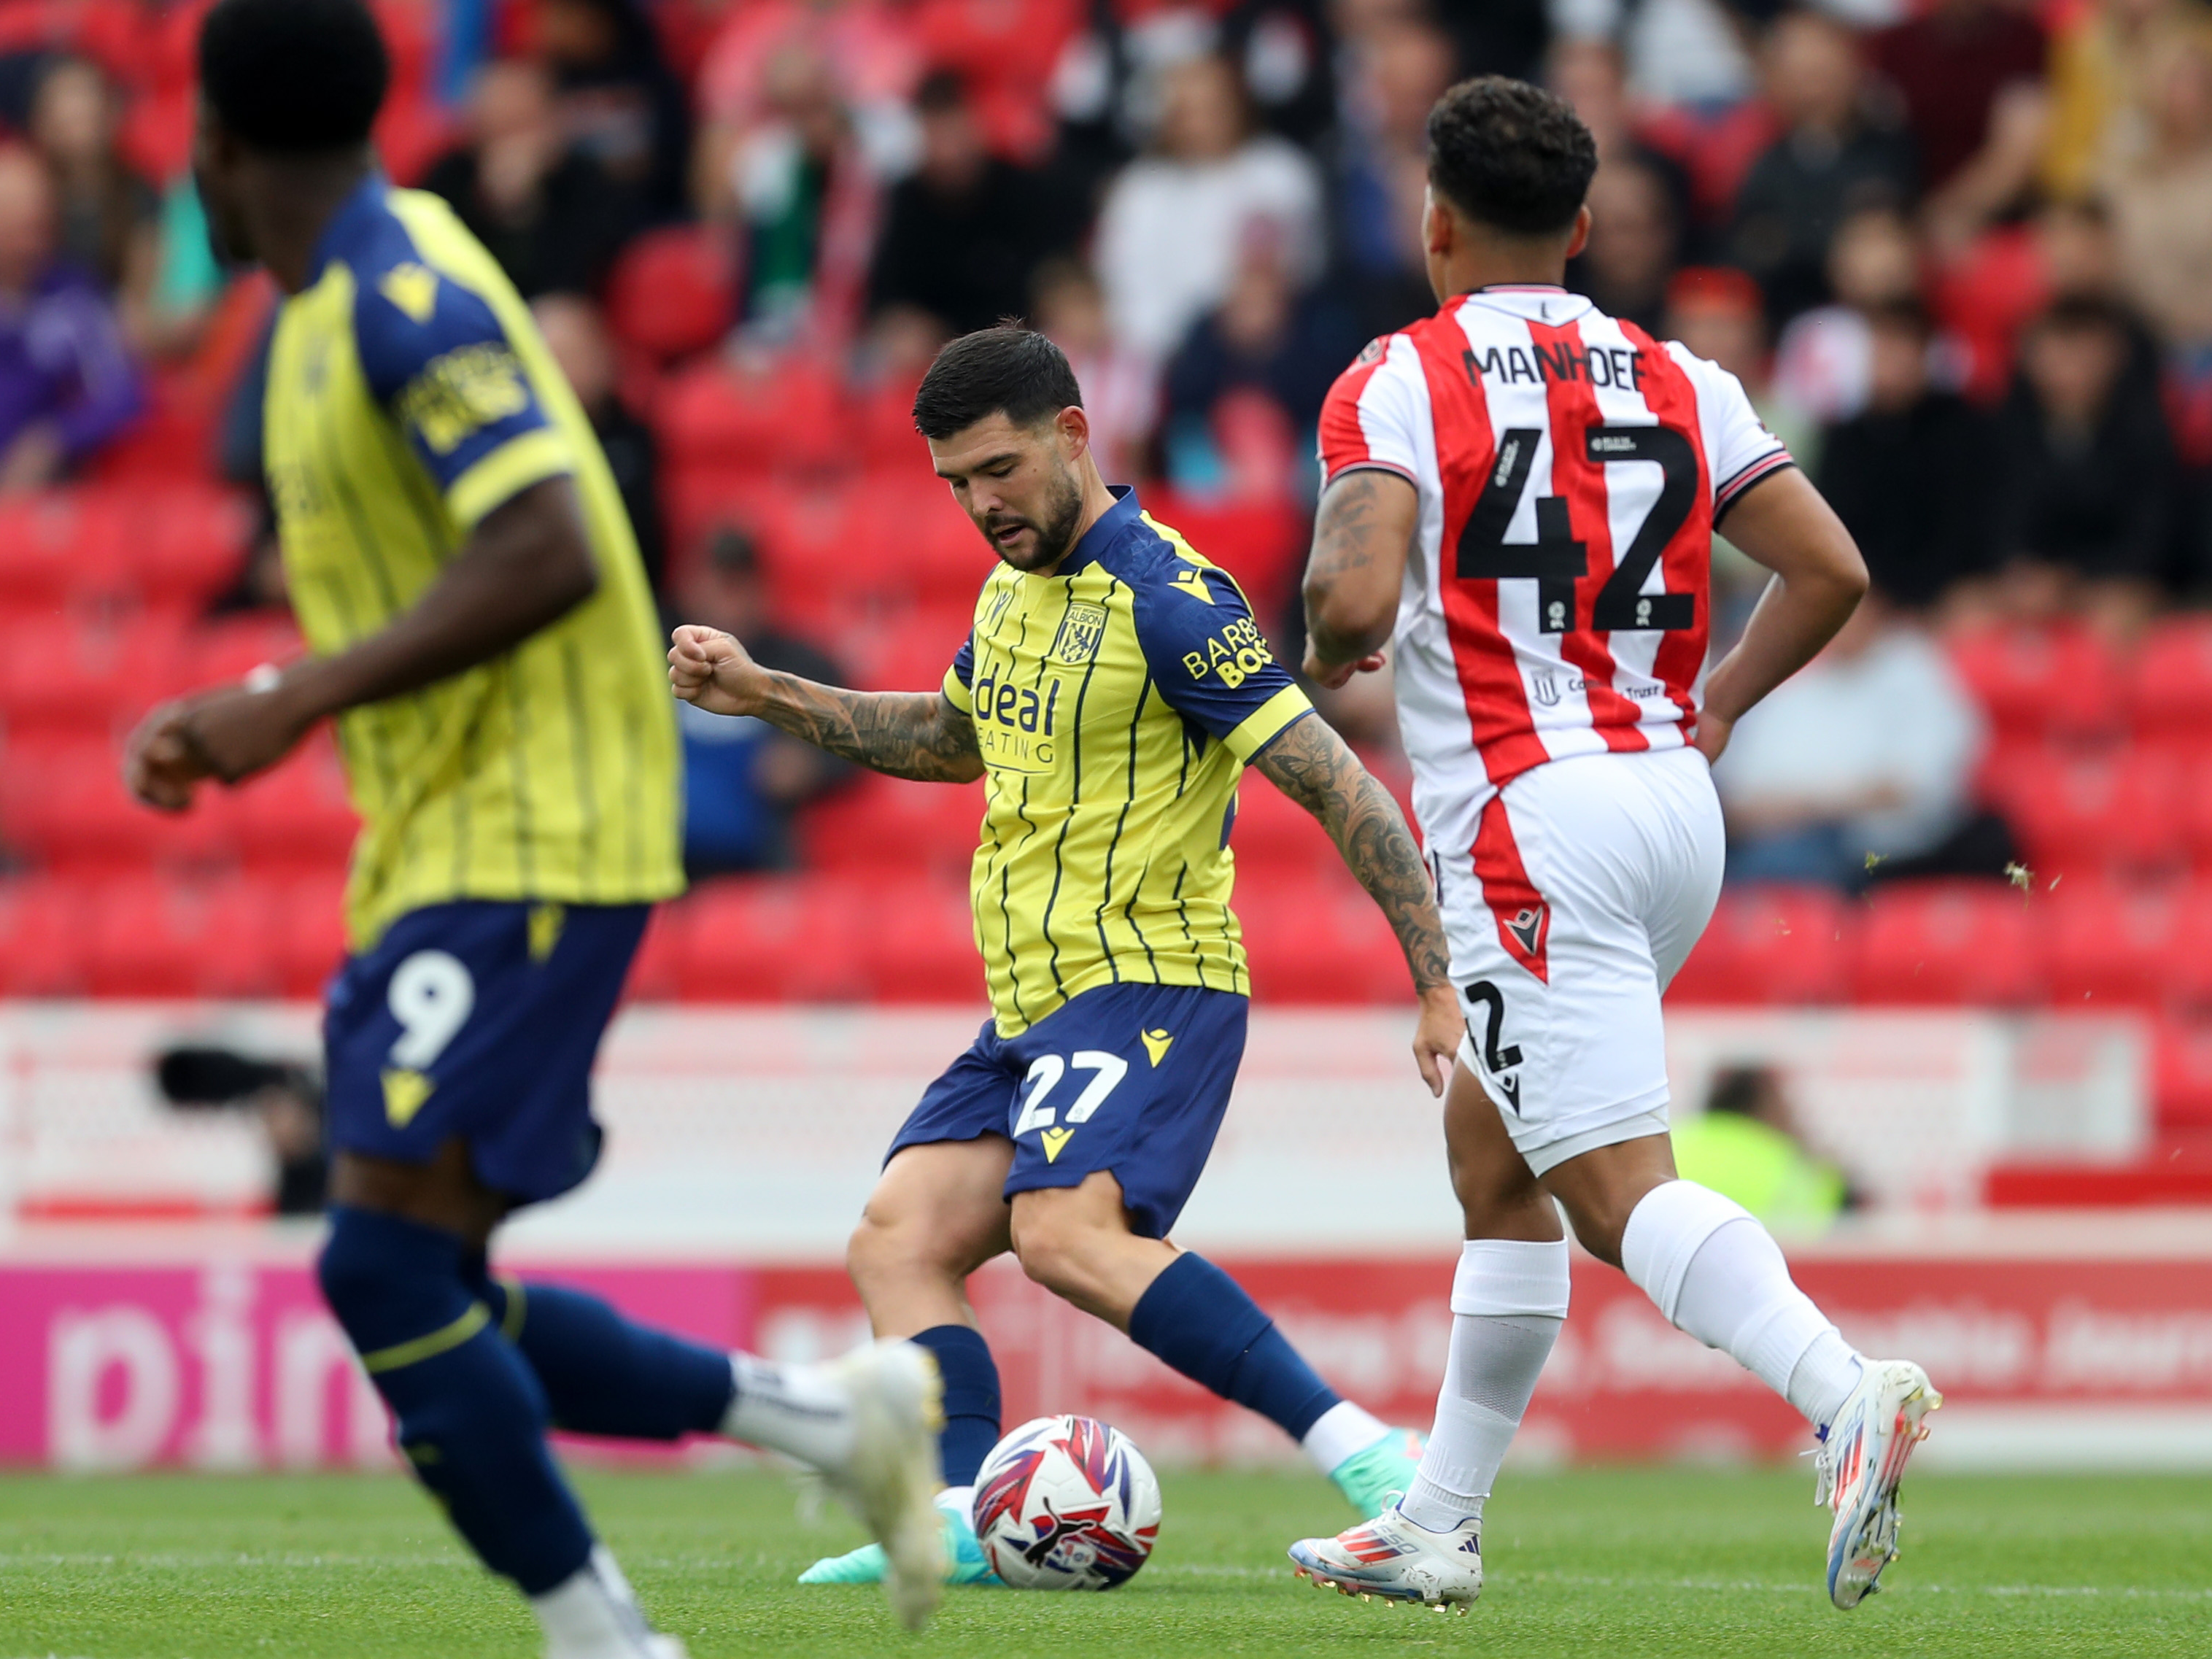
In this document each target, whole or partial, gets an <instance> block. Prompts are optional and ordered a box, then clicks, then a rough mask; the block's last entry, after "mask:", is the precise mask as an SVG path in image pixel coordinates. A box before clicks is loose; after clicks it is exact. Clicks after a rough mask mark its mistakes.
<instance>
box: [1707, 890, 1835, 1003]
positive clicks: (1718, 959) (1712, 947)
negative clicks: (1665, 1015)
mask: <svg viewBox="0 0 2212 1659" xmlns="http://www.w3.org/2000/svg"><path fill="white" fill-rule="evenodd" d="M1853 921H1854V918H1853V916H1852V915H1851V912H1850V908H1849V907H1847V906H1846V905H1845V904H1844V901H1843V900H1842V899H1841V898H1840V897H1838V896H1837V895H1836V894H1835V893H1833V892H1832V891H1830V890H1828V889H1826V888H1825V887H1786V886H1781V885H1770V884H1763V883H1762V884H1758V885H1753V886H1743V887H1732V888H1729V890H1727V891H1725V892H1723V894H1722V895H1721V901H1720V904H1719V906H1718V908H1716V909H1715V910H1714V912H1713V919H1712V920H1711V921H1710V922H1708V923H1707V924H1706V926H1705V935H1704V937H1703V938H1701V939H1699V941H1698V943H1697V945H1696V946H1695V947H1694V948H1693V949H1692V951H1691V952H1690V957H1689V960H1688V961H1686V962H1685V963H1683V964H1682V967H1681V970H1680V972H1679V973H1677V974H1676V975H1674V983H1673V984H1672V985H1670V986H1669V987H1668V990H1667V995H1668V1000H1670V1001H1674V1002H1681V1003H1715V1004H1723V1005H1726V1004H1739V1003H1741V1004H1765V1003H1780V1004H1798V1003H1822V1002H1833V1001H1835V1000H1838V998H1840V997H1841V996H1842V994H1843V993H1844V975H1845V973H1846V971H1847V968H1848V964H1849V962H1850V945H1851V938H1850V933H1851V927H1852V923H1853Z"/></svg>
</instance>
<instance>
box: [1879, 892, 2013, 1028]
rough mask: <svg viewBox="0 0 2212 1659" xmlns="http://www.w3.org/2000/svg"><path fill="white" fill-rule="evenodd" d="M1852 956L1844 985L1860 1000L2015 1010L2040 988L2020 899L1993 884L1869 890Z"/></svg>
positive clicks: (1882, 1003)
mask: <svg viewBox="0 0 2212 1659" xmlns="http://www.w3.org/2000/svg"><path fill="white" fill-rule="evenodd" d="M2029 902H2032V900H2031V901H2029ZM1856 955H1857V960H1856V962H1855V963H1853V964H1852V975H1851V988H1852V992H1853V994H1854V995H1855V996H1856V997H1857V1000H1859V1001H1861V1002H1863V1003H1872V1004H1876V1005H1881V1006H1900V1005H1902V1006H1912V1005H1917V1004H1938V1005H1947V1006H1948V1005H1952V1004H1971V1005H1975V1006H1998V1007H2015V1006H2021V1005H2022V1004H2026V1003H2030V1002H2033V1001H2034V1000H2036V999H2037V997H2038V996H2039V994H2040V993H2041V991H2042V989H2043V984H2042V971H2041V970H2042V965H2043V964H2042V958H2041V953H2040V952H2039V951H2037V950H2036V948H2035V922H2034V920H2033V918H2032V917H2031V916H2030V915H2029V911H2028V902H2024V901H2023V896H2022V895H2021V894H2020V893H2018V892H2015V891H2014V890H2012V889H2011V888H2009V887H2006V886H2002V885H2001V884H1997V883H1996V882H1978V881H1955V882H1951V881H1928V882H1899V883H1897V884H1893V885H1890V886H1884V887H1878V888H1876V889H1875V890H1874V892H1873V894H1872V895H1871V896H1870V897H1869V900H1868V903H1867V915H1866V920H1865V921H1864V923H1863V925H1862V926H1861V927H1860V928H1859V929H1858V950H1857V953H1856Z"/></svg>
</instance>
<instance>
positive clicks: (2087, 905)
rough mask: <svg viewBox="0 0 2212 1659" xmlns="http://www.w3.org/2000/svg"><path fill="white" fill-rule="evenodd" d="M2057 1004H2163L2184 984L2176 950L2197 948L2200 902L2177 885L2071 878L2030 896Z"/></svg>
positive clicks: (2098, 1006)
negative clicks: (2193, 934) (2193, 930)
mask: <svg viewBox="0 0 2212 1659" xmlns="http://www.w3.org/2000/svg"><path fill="white" fill-rule="evenodd" d="M2029 914H2030V915H2031V916H2033V918H2034V919H2035V921H2036V922H2037V924H2038V932H2039V934H2040V936H2041V937H2040V943H2041V945H2042V947H2043V952H2044V974H2045V980H2046V981H2047V983H2048V985H2049V987H2050V996H2051V1002H2052V1004H2053V1005H2054V1006H2057V1007H2060V1008H2069V1009H2072V1008H2081V1007H2084V1006H2086V1007H2087V1009H2089V1010H2090V1011H2091V1012H2094V1011H2096V1010H2099V1009H2103V1008H2114V1009H2117V1008H2122V1007H2134V1008H2157V1007H2159V1006H2162V1005H2164V1004H2166V1003H2167V1002H2169V1001H2171V1000H2173V999H2174V997H2175V996H2176V995H2177V994H2178V991H2179V987H2178V985H2177V982H2176V980H2175V977H2174V969H2175V965H2176V957H2177V956H2178V955H2180V954H2182V953H2184V952H2187V953H2190V954H2194V953H2195V950H2194V949H2193V948H2192V947H2193V946H2194V944H2195V942H2194V941H2192V940H2191V939H2190V938H2189V937H2188V931H2187V930H2188V927H2189V925H2190V924H2191V921H2194V920H2196V919H2197V918H2198V916H2199V915H2200V907H2197V906H2192V905H2191V904H2190V903H2188V902H2186V901H2185V898H2184V896H2183V895H2182V894H2180V893H2179V892H2177V891H2176V890H2173V889H2172V888H2171V887H2143V886H2140V885H2135V886H2130V885H2122V884H2117V883H2111V882H2101V881H2093V880H2087V881H2067V882H2063V883H2062V884H2060V885H2059V886H2058V887H2057V888H2056V889H2051V888H2048V887H2045V888H2043V889H2042V890H2039V891H2038V892H2037V893H2035V894H2034V895H2033V897H2032V898H2031V900H2030V903H2029Z"/></svg>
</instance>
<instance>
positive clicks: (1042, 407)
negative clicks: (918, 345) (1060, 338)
mask: <svg viewBox="0 0 2212 1659" xmlns="http://www.w3.org/2000/svg"><path fill="white" fill-rule="evenodd" d="M1082 406H1083V391H1082V388H1081V387H1079V386H1077V385H1076V384H1075V371H1074V369H1073V368H1070V367H1069V366H1068V362H1067V354H1066V353H1065V352H1064V351H1062V350H1061V349H1060V348H1059V347H1058V346H1056V345H1054V343H1052V342H1051V341H1049V340H1048V339H1046V338H1045V337H1044V336H1043V335H1042V334H1039V333H1038V332H1036V330H1034V329H1032V328H1030V327H1029V326H1028V325H1026V324H1024V323H1022V322H1019V321H1017V320H1016V319H1012V318H1009V319H1006V321H1005V322H1002V323H1000V325H998V326H997V327H996V328H982V329H978V330H976V331H975V333H973V334H963V335H962V336H961V337H959V338H958V339H957V340H955V341H953V342H952V343H951V344H950V345H948V346H946V347H945V349H944V350H942V351H940V352H939V353H938V354H937V361H936V362H933V363H932V364H930V366H929V373H928V374H925V375H923V376H922V377H921V391H919V392H915V394H914V423H915V428H916V429H917V430H918V431H920V432H921V435H922V436H923V437H925V438H940V439H941V438H949V437H951V435H953V434H954V433H956V432H964V431H965V430H967V428H969V427H971V426H973V425H975V422H978V421H981V420H987V419H988V418H989V417H990V416H994V415H1004V416H1006V418H1007V419H1008V420H1010V421H1012V422H1013V423H1014V424H1015V425H1016V426H1022V427H1028V426H1035V425H1036V424H1037V422H1040V421H1043V420H1048V419H1049V418H1051V417H1052V416H1054V415H1057V414H1059V413H1060V410H1063V409H1070V408H1074V409H1080V408H1081V407H1082Z"/></svg>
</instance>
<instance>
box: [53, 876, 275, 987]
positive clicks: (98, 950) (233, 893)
mask: <svg viewBox="0 0 2212 1659" xmlns="http://www.w3.org/2000/svg"><path fill="white" fill-rule="evenodd" d="M276 921H277V917H276V910H275V908H274V907H273V905H272V903H271V902H270V896H269V894H268V892H267V890H265V889H263V888H260V887H257V886H254V885H252V884H248V883H245V882H239V881H228V882H222V883H218V884H210V885H205V886H201V885H191V884H179V883H175V882H165V881H158V880H151V879H140V880H132V881H118V882H110V883H105V884H101V885H100V887H98V888H96V889H95V890H94V891H93V893H92V895H91V897H90V899H89V902H88V905H87V923H86V940H87V944H86V955H87V958H88V962H87V965H88V969H89V974H88V980H89V985H90V988H91V990H92V992H93V994H94V995H96V996H127V997H167V996H222V997H240V996H264V995H268V994H272V993H274V992H275V991H276V990H277V989H278V988H279V977H280V969H279V968H278V955H277V950H276V945H277V939H276V932H277V930H276Z"/></svg>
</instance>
